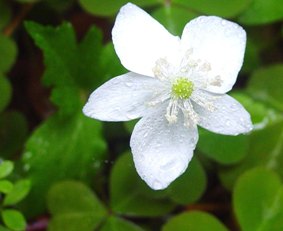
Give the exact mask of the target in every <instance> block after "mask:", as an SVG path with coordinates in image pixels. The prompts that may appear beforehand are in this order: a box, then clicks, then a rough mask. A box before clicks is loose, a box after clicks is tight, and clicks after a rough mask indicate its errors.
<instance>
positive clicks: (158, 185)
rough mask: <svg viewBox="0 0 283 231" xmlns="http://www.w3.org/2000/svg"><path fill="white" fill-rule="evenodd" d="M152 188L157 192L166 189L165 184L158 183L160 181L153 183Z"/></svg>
mask: <svg viewBox="0 0 283 231" xmlns="http://www.w3.org/2000/svg"><path fill="white" fill-rule="evenodd" d="M152 188H153V189H155V190H158V189H162V188H164V187H163V184H162V183H161V182H160V181H158V180H155V181H154V182H153V183H152Z"/></svg>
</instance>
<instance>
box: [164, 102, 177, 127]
mask: <svg viewBox="0 0 283 231" xmlns="http://www.w3.org/2000/svg"><path fill="white" fill-rule="evenodd" d="M177 116H178V100H174V99H171V100H170V102H169V105H168V107H167V109H166V115H165V117H166V119H167V120H168V122H169V124H172V123H176V122H177V119H178V117H177Z"/></svg>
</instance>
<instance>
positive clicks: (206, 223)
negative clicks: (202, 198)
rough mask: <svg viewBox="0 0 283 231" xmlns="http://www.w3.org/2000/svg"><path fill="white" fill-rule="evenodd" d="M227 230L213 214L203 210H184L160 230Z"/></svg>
mask: <svg viewBox="0 0 283 231" xmlns="http://www.w3.org/2000/svg"><path fill="white" fill-rule="evenodd" d="M184 230H190V231H207V230H213V231H228V229H227V228H226V227H225V226H224V225H223V224H222V223H220V221H218V220H217V219H216V218H215V217H214V216H212V215H210V214H208V213H205V212H198V211H196V212H186V213H181V214H179V215H177V216H175V217H173V218H171V219H170V220H169V221H168V222H167V223H166V224H165V225H164V226H163V227H162V231H184Z"/></svg>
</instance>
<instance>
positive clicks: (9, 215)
mask: <svg viewBox="0 0 283 231" xmlns="http://www.w3.org/2000/svg"><path fill="white" fill-rule="evenodd" d="M1 215H2V219H3V221H4V224H5V225H6V226H7V227H8V228H10V229H12V230H13V231H23V230H24V229H25V227H26V220H25V218H24V216H23V214H22V213H21V212H19V211H17V210H14V209H5V210H3V211H2V213H1Z"/></svg>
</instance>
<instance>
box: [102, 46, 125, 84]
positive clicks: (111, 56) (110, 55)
mask: <svg viewBox="0 0 283 231" xmlns="http://www.w3.org/2000/svg"><path fill="white" fill-rule="evenodd" d="M99 66H100V69H101V74H100V75H101V76H103V81H106V80H109V79H110V78H113V77H115V76H118V75H121V74H124V73H126V72H128V71H127V70H126V69H125V68H124V67H123V65H122V64H121V62H120V60H119V58H118V56H117V54H116V53H115V50H114V45H113V43H112V42H109V43H107V44H106V45H105V46H104V47H103V49H102V53H101V57H100V62H99Z"/></svg>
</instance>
